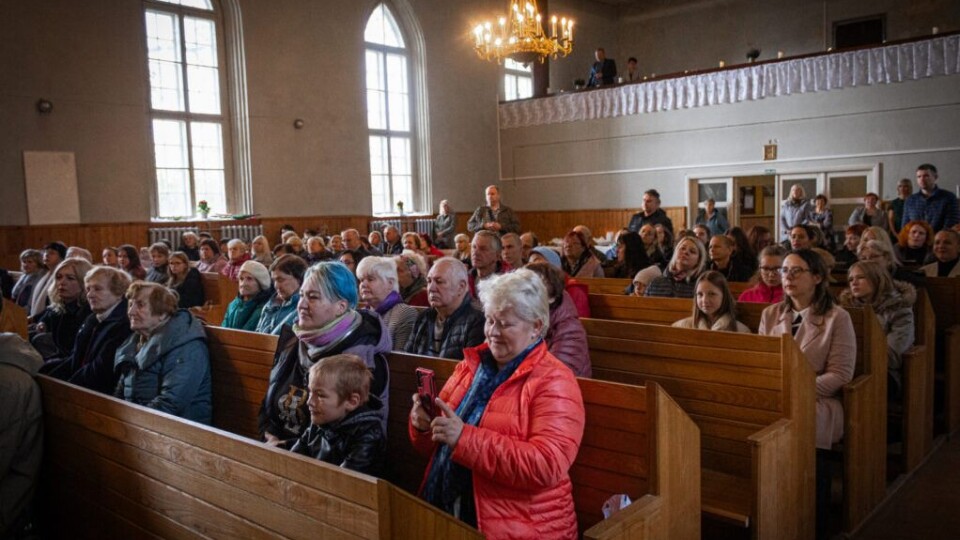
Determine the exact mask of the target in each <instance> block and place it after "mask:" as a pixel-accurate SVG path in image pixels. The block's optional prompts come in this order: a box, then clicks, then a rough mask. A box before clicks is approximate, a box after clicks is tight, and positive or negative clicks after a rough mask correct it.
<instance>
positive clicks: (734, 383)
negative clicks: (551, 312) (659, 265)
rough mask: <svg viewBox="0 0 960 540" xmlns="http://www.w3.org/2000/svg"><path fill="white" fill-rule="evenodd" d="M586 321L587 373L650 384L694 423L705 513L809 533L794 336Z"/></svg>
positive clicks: (808, 425)
mask: <svg viewBox="0 0 960 540" xmlns="http://www.w3.org/2000/svg"><path fill="white" fill-rule="evenodd" d="M583 325H584V327H585V328H586V330H587V335H588V337H589V341H590V358H591V361H592V364H593V374H594V377H597V378H602V379H606V380H614V381H618V382H624V383H630V384H647V383H657V384H659V385H660V386H662V387H663V388H664V389H666V390H667V392H668V393H670V395H671V396H673V397H674V399H675V400H676V401H677V403H678V404H679V405H680V406H681V407H682V408H683V409H684V410H685V411H687V413H688V414H689V415H690V416H691V418H693V420H694V422H696V423H697V425H698V426H699V427H700V434H701V466H702V470H701V475H702V476H701V479H702V491H701V496H702V504H701V510H702V513H703V514H704V515H705V516H708V517H711V518H716V519H719V520H722V521H724V522H728V523H731V524H734V525H738V526H741V527H745V528H747V527H749V528H750V530H751V534H752V537H753V538H776V539H787V538H797V539H800V538H804V539H809V538H812V537H813V526H814V523H815V517H814V514H815V509H814V469H815V465H814V456H815V452H814V436H815V431H816V420H815V405H814V399H813V395H814V375H813V371H812V370H811V369H810V367H809V365H808V364H807V363H806V361H805V359H804V358H803V356H802V354H801V353H800V350H799V349H798V348H797V346H796V344H795V343H794V341H793V338H792V337H790V336H781V337H770V336H751V335H743V334H721V333H715V334H711V335H709V340H706V341H704V340H703V336H704V335H706V334H705V333H704V332H699V331H696V330H689V329H682V328H668V327H663V326H656V325H648V324H638V323H630V322H622V321H609V320H598V319H583ZM805 396H810V397H809V398H806V397H805Z"/></svg>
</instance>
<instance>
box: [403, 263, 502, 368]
mask: <svg viewBox="0 0 960 540" xmlns="http://www.w3.org/2000/svg"><path fill="white" fill-rule="evenodd" d="M427 299H428V301H429V302H430V309H427V310H426V311H423V312H422V313H420V315H419V316H418V317H417V321H416V322H415V323H414V325H413V333H412V334H411V335H410V339H409V340H408V341H407V345H406V348H405V350H406V352H408V353H414V354H423V355H427V356H436V357H439V358H456V359H459V360H462V359H463V349H465V348H467V347H475V346H477V345H480V344H481V343H483V340H484V335H483V323H484V316H483V312H481V311H480V310H479V309H477V308H476V307H474V306H473V304H472V302H471V298H470V286H469V284H468V278H467V267H466V266H464V264H463V263H462V262H460V261H459V260H457V259H455V258H453V257H442V258H440V259H437V261H436V262H435V263H433V267H432V268H430V272H429V273H428V274H427Z"/></svg>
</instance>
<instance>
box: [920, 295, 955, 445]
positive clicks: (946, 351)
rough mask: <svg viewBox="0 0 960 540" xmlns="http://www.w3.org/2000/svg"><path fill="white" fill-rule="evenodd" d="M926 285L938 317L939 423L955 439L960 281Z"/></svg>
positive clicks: (937, 377)
mask: <svg viewBox="0 0 960 540" xmlns="http://www.w3.org/2000/svg"><path fill="white" fill-rule="evenodd" d="M925 286H926V289H927V293H928V294H929V295H930V302H931V304H932V306H933V312H934V314H936V365H937V368H936V382H937V389H938V391H937V393H938V394H940V395H941V397H940V398H939V399H938V401H939V402H940V403H941V404H942V405H941V407H940V410H939V411H938V412H939V414H938V417H939V418H938V420H939V424H940V425H941V426H942V427H941V429H942V430H943V431H944V432H946V434H947V435H948V436H952V435H953V434H954V433H956V431H957V430H958V429H960V279H957V278H935V277H928V278H927V279H926V281H925Z"/></svg>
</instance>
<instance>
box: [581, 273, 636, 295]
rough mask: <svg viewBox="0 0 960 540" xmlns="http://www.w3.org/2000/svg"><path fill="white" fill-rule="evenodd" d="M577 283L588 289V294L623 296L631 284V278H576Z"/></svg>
mask: <svg viewBox="0 0 960 540" xmlns="http://www.w3.org/2000/svg"><path fill="white" fill-rule="evenodd" d="M576 279H577V283H583V284H584V285H586V286H587V287H588V289H587V291H588V292H589V293H590V294H623V291H624V290H626V288H627V287H629V286H630V284H632V283H633V276H630V278H629V279H627V278H582V277H578V278H576Z"/></svg>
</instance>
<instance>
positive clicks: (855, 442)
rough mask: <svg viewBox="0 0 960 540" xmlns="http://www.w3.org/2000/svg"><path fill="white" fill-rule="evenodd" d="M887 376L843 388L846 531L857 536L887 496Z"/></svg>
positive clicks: (863, 379)
mask: <svg viewBox="0 0 960 540" xmlns="http://www.w3.org/2000/svg"><path fill="white" fill-rule="evenodd" d="M886 377H887V374H886V373H868V374H863V375H859V376H857V377H855V378H854V379H853V380H852V381H851V382H850V383H849V384H847V385H846V386H844V387H843V417H844V418H843V423H844V433H843V461H844V467H843V470H844V476H843V489H844V508H843V513H844V531H845V532H847V533H853V532H855V531H856V530H857V529H858V528H859V527H860V525H861V524H862V523H863V521H864V520H865V519H866V517H867V516H868V515H869V514H870V512H871V511H873V509H874V508H875V507H876V506H877V504H879V503H880V501H881V500H883V497H884V494H885V493H886V469H887V467H886V465H887V396H886V384H885V383H886Z"/></svg>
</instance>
